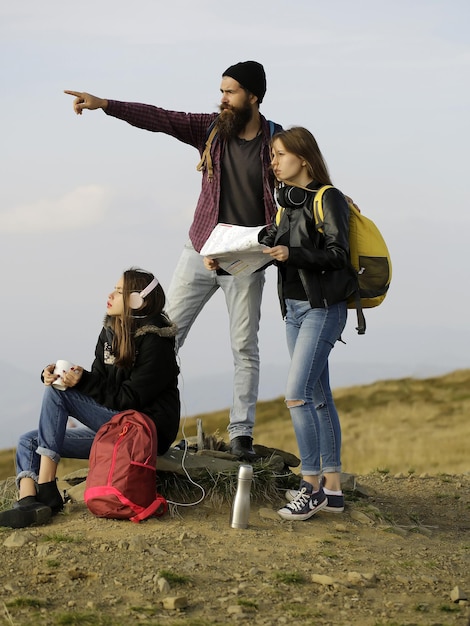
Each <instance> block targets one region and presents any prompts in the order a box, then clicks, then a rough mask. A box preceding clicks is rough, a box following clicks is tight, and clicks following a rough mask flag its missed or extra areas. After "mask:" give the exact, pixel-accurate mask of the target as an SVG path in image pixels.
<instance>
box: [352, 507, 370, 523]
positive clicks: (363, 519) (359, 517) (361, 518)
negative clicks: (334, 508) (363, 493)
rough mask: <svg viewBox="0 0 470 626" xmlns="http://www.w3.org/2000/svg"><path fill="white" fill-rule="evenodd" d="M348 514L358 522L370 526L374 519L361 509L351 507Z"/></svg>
mask: <svg viewBox="0 0 470 626" xmlns="http://www.w3.org/2000/svg"><path fill="white" fill-rule="evenodd" d="M349 515H350V516H351V519H353V520H355V521H356V522H359V523H360V524H367V525H369V526H372V525H373V524H374V520H373V519H371V518H370V517H369V516H368V515H366V514H365V513H363V512H362V511H356V509H352V511H351V512H350V513H349Z"/></svg>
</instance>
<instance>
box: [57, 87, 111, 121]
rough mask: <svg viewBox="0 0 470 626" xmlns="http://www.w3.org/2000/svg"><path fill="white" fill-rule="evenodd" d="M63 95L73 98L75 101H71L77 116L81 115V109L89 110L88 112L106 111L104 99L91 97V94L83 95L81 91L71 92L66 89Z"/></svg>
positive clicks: (106, 103) (106, 102)
mask: <svg viewBox="0 0 470 626" xmlns="http://www.w3.org/2000/svg"><path fill="white" fill-rule="evenodd" d="M64 93H66V94H68V95H69V96H75V100H74V101H73V110H74V111H75V113H76V114H77V115H81V114H82V112H83V109H89V110H90V111H94V110H95V109H103V111H105V110H106V107H107V106H108V101H107V100H105V99H104V98H98V97H97V96H92V95H91V93H85V92H83V91H71V90H68V89H65V90H64Z"/></svg>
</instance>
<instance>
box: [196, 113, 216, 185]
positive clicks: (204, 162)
mask: <svg viewBox="0 0 470 626" xmlns="http://www.w3.org/2000/svg"><path fill="white" fill-rule="evenodd" d="M216 119H217V118H216ZM216 119H215V120H214V121H213V122H212V124H211V125H210V126H209V128H208V135H207V139H206V147H205V148H204V152H203V153H202V156H201V160H200V161H199V163H198V164H197V165H196V169H197V171H198V172H201V171H202V170H203V169H204V167H207V178H208V180H209V182H212V180H213V178H214V167H213V165H212V157H211V145H212V140H213V139H214V137H215V136H216V134H217V126H216V124H215V122H216Z"/></svg>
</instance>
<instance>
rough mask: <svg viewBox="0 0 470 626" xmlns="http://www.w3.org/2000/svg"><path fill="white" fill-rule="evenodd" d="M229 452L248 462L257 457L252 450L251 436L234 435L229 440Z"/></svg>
mask: <svg viewBox="0 0 470 626" xmlns="http://www.w3.org/2000/svg"><path fill="white" fill-rule="evenodd" d="M230 452H231V453H232V454H233V455H234V456H237V457H238V458H239V459H240V460H243V461H248V462H250V463H253V462H254V461H256V460H257V459H258V455H257V454H256V452H255V451H254V450H253V439H252V438H251V437H244V436H242V437H234V438H233V439H232V441H231V442H230Z"/></svg>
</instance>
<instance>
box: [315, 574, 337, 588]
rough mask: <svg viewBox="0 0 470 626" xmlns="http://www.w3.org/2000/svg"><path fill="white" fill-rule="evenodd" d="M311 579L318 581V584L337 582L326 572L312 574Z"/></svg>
mask: <svg viewBox="0 0 470 626" xmlns="http://www.w3.org/2000/svg"><path fill="white" fill-rule="evenodd" d="M311 581H312V583H317V584H318V585H326V586H332V585H334V584H335V581H334V579H333V578H332V577H331V576H327V575H326V574H312V578H311Z"/></svg>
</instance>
